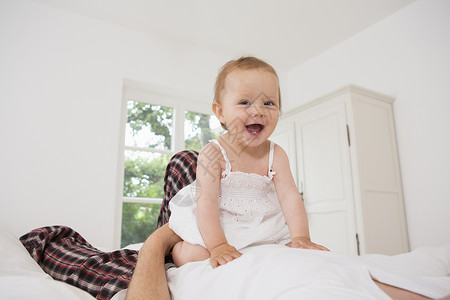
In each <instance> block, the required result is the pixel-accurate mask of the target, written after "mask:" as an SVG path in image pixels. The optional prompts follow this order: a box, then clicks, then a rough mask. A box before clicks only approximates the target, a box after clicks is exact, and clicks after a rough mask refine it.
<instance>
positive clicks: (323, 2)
mask: <svg viewBox="0 0 450 300" xmlns="http://www.w3.org/2000/svg"><path fill="white" fill-rule="evenodd" d="M30 1H33V2H37V3H42V4H45V5H49V6H52V7H56V8H60V9H63V10H66V11H69V12H72V13H75V14H79V15H83V16H86V17H90V18H94V19H97V20H101V21H104V22H108V23H113V24H116V25H120V26H125V27H128V28H131V29H134V30H138V31H143V32H146V33H149V34H152V35H156V36H160V37H163V38H166V39H170V40H175V41H178V42H182V43H186V44H189V45H192V46H195V47H201V48H204V49H207V50H210V51H213V52H216V53H219V54H223V55H225V56H227V57H229V58H230V59H231V58H235V57H238V56H240V55H256V56H258V57H260V58H263V59H266V60H268V61H269V62H270V63H272V64H273V65H274V66H275V67H276V68H277V69H279V70H289V69H290V68H292V67H294V66H296V65H298V64H300V63H302V62H304V61H306V60H308V59H310V58H312V57H314V56H316V55H318V54H320V53H321V52H323V51H325V50H327V49H329V48H331V47H333V46H335V45H337V44H339V43H341V42H342V41H344V40H346V39H348V38H349V37H351V36H353V35H355V34H357V33H359V32H361V31H363V30H364V29H366V28H368V27H369V26H371V25H372V24H374V23H376V22H378V21H379V20H381V19H383V18H385V17H387V16H389V15H391V14H392V13H394V12H396V11H397V10H399V9H401V8H403V7H405V6H407V5H408V4H410V3H412V2H414V1H416V0H278V1H276V0H259V1H258V0H221V1H218V0H30Z"/></svg>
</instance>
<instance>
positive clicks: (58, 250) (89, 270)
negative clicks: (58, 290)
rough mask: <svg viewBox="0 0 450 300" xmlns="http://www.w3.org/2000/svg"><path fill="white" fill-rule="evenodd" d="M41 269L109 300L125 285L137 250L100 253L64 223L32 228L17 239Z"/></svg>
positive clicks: (131, 272) (93, 294) (98, 297)
mask: <svg viewBox="0 0 450 300" xmlns="http://www.w3.org/2000/svg"><path fill="white" fill-rule="evenodd" d="M20 241H21V242H22V243H23V245H24V246H25V248H26V249H27V250H28V252H30V255H31V256H32V257H33V259H34V260H35V261H36V262H37V263H38V264H39V266H41V268H42V269H43V270H44V272H46V273H48V274H49V275H50V276H51V277H53V278H54V279H56V280H60V281H64V282H66V283H68V284H71V285H74V286H76V287H79V288H81V289H83V290H85V291H86V292H88V293H89V294H91V295H92V296H94V297H96V298H97V299H111V298H112V297H113V296H114V295H115V294H116V293H117V292H119V291H120V290H122V289H125V288H127V287H128V283H129V282H130V280H131V275H132V274H133V270H134V267H135V266H136V261H137V257H138V251H133V250H126V249H122V250H117V251H114V252H103V251H100V250H98V249H96V248H94V247H93V246H92V245H90V244H89V243H88V242H87V241H86V240H85V239H84V238H83V237H82V236H81V235H79V234H78V233H77V232H75V231H74V230H73V229H71V228H69V227H66V226H49V227H43V228H38V229H35V230H33V231H31V232H29V233H27V234H25V235H24V236H22V237H21V238H20Z"/></svg>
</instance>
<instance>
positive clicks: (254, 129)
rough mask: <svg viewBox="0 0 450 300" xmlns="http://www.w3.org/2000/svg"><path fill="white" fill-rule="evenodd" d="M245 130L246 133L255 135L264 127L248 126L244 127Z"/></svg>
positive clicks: (257, 125) (258, 125)
mask: <svg viewBox="0 0 450 300" xmlns="http://www.w3.org/2000/svg"><path fill="white" fill-rule="evenodd" d="M245 129H247V131H248V132H249V133H252V134H257V133H260V132H261V131H262V130H263V129H264V125H262V124H250V125H246V126H245Z"/></svg>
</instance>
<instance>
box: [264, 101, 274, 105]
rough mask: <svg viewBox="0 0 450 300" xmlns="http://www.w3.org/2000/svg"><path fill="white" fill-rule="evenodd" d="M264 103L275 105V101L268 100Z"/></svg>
mask: <svg viewBox="0 0 450 300" xmlns="http://www.w3.org/2000/svg"><path fill="white" fill-rule="evenodd" d="M264 105H275V102H273V101H266V102H264Z"/></svg>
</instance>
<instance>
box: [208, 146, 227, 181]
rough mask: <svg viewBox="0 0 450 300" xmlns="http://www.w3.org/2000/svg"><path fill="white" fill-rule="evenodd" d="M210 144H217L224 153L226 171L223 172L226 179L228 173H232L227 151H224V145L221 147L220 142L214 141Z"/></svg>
mask: <svg viewBox="0 0 450 300" xmlns="http://www.w3.org/2000/svg"><path fill="white" fill-rule="evenodd" d="M210 142H212V143H214V144H216V145H217V146H219V148H220V151H221V152H222V155H223V158H224V159H225V171H223V172H222V177H225V176H227V175H228V173H230V172H231V163H230V160H229V159H228V156H227V153H226V152H225V149H223V147H222V145H220V143H219V141H218V140H216V139H214V140H210Z"/></svg>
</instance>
